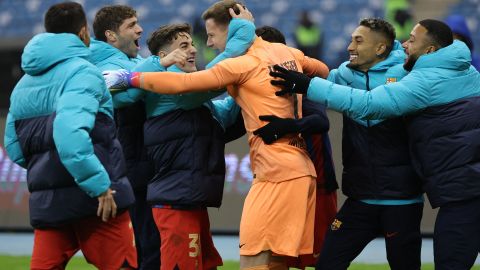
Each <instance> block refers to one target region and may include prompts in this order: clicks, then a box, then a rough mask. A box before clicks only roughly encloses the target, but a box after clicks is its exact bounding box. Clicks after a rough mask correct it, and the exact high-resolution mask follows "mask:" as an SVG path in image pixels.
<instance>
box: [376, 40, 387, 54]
mask: <svg viewBox="0 0 480 270" xmlns="http://www.w3.org/2000/svg"><path fill="white" fill-rule="evenodd" d="M386 50H387V45H386V44H385V43H379V44H378V46H377V50H376V52H375V54H376V55H377V56H378V57H381V56H383V55H384V54H385V51H386Z"/></svg>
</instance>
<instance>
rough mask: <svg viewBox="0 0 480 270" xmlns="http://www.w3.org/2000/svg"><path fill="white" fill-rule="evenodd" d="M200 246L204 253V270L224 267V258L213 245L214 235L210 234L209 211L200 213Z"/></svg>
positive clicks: (205, 210) (204, 210)
mask: <svg viewBox="0 0 480 270" xmlns="http://www.w3.org/2000/svg"><path fill="white" fill-rule="evenodd" d="M199 214H200V228H201V233H200V245H201V251H202V264H203V269H205V270H211V269H216V268H217V266H221V265H223V261H222V257H220V254H219V253H218V251H217V249H216V248H215V245H214V244H213V239H212V233H211V232H210V219H209V218H208V211H207V209H203V210H201V211H200V213H199Z"/></svg>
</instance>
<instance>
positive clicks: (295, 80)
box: [270, 65, 312, 96]
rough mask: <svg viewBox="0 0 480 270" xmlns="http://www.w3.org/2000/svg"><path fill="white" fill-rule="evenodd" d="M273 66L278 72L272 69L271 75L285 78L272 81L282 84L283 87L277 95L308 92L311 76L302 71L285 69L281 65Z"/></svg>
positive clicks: (272, 81) (278, 84) (274, 83)
mask: <svg viewBox="0 0 480 270" xmlns="http://www.w3.org/2000/svg"><path fill="white" fill-rule="evenodd" d="M273 68H274V69H275V71H276V72H275V71H271V72H270V76H272V77H278V78H281V79H283V80H271V81H270V83H271V84H272V85H276V86H280V87H282V89H283V90H280V91H277V92H275V95H277V96H283V95H285V94H289V93H290V94H291V93H298V94H306V93H307V90H308V86H309V85H310V81H311V80H312V79H311V78H310V77H308V76H307V75H305V74H303V73H301V72H297V71H293V70H288V69H285V68H283V67H281V66H279V65H275V66H273Z"/></svg>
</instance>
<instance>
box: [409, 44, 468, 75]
mask: <svg viewBox="0 0 480 270" xmlns="http://www.w3.org/2000/svg"><path fill="white" fill-rule="evenodd" d="M471 61H472V56H471V53H470V50H469V49H468V47H467V45H465V43H463V42H461V41H459V40H454V41H453V43H452V44H451V45H449V46H447V47H445V48H441V49H440V50H438V51H436V52H433V53H429V54H424V55H422V56H420V57H419V58H418V60H417V62H416V63H415V66H414V67H413V69H417V68H441V69H453V70H465V69H467V68H469V67H470V63H471Z"/></svg>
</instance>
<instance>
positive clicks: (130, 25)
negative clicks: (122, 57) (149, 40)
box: [113, 17, 143, 57]
mask: <svg viewBox="0 0 480 270" xmlns="http://www.w3.org/2000/svg"><path fill="white" fill-rule="evenodd" d="M142 32H143V29H142V27H141V26H140V25H139V24H138V20H137V17H131V18H129V19H126V20H124V21H123V23H122V24H121V25H120V27H119V28H118V32H117V33H115V34H116V41H115V42H114V43H113V46H115V47H116V48H117V49H119V50H120V51H122V52H124V53H125V54H126V55H128V56H129V57H137V54H138V51H139V50H140V46H139V44H138V41H139V40H140V37H141V35H142Z"/></svg>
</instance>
